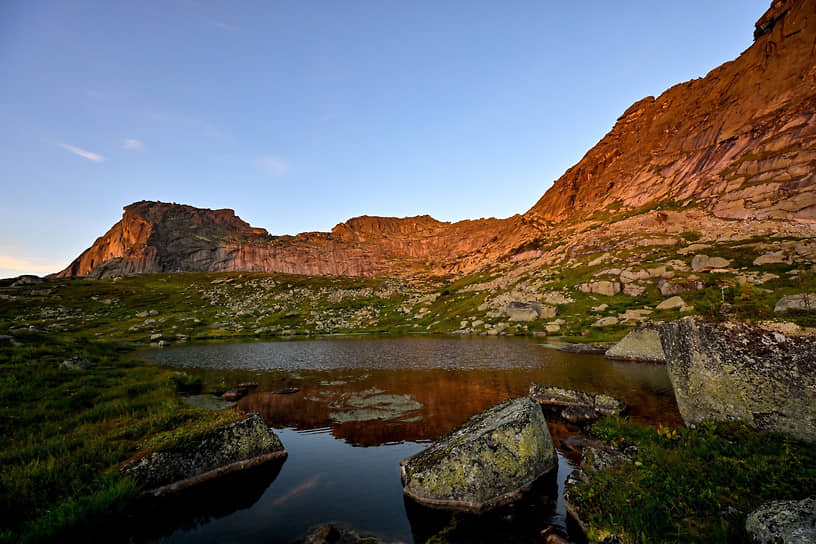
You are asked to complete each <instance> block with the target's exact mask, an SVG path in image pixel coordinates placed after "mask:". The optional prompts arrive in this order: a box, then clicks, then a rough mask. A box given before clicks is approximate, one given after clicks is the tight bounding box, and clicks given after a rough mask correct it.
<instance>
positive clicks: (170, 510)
mask: <svg viewBox="0 0 816 544" xmlns="http://www.w3.org/2000/svg"><path fill="white" fill-rule="evenodd" d="M285 462H286V460H285V459H276V460H273V461H271V462H269V463H265V464H263V465H260V466H256V467H252V468H249V469H246V470H242V471H239V472H234V473H231V474H228V475H226V476H223V477H221V478H217V479H215V480H209V481H206V482H204V483H201V484H198V485H196V486H194V487H192V488H189V489H185V490H183V491H180V492H178V493H175V494H171V495H166V496H163V497H160V498H149V499H145V500H144V501H143V503H142V504H140V505H139V506H137V508H135V509H134V511H133V512H131V513H130V514H129V515H128V518H127V519H126V520H124V521H123V524H124V525H127V526H130V529H131V530H130V531H129V534H131V535H133V536H137V537H139V538H137V540H141V539H154V538H159V537H165V536H168V535H170V534H172V533H173V532H176V531H178V530H180V529H188V530H189V529H193V528H196V527H199V526H202V525H205V524H207V523H210V522H211V521H213V520H216V519H219V518H224V517H227V516H230V515H232V514H234V513H235V512H237V511H239V510H245V509H247V508H251V507H252V506H253V505H254V504H255V503H257V502H258V500H259V499H260V498H261V497H262V496H263V494H264V493H265V492H266V490H267V489H268V488H269V486H270V485H272V483H273V482H274V481H275V479H276V478H277V477H278V475H279V474H280V471H281V468H282V467H283V465H284V463H285ZM121 533H122V527H121V526H120V527H116V530H115V532H114V534H121ZM109 534H110V533H109ZM126 534H127V533H126Z"/></svg>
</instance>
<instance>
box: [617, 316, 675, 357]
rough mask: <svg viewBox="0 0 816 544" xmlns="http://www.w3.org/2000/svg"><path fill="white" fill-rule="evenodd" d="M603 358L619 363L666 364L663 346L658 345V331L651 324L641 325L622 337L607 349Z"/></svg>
mask: <svg viewBox="0 0 816 544" xmlns="http://www.w3.org/2000/svg"><path fill="white" fill-rule="evenodd" d="M605 356H606V358H607V359H618V360H621V361H644V362H650V363H665V362H666V354H665V353H663V344H661V343H660V330H659V329H658V327H657V326H656V325H652V324H648V325H643V326H642V327H639V328H637V329H635V330H633V331H632V332H630V333H629V334H627V335H626V336H624V337H623V338H622V339H621V341H620V342H618V343H617V344H615V345H614V346H612V347H611V348H609V350H608V351H607V352H606V354H605Z"/></svg>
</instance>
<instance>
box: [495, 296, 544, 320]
mask: <svg viewBox="0 0 816 544" xmlns="http://www.w3.org/2000/svg"><path fill="white" fill-rule="evenodd" d="M504 313H505V314H506V315H507V316H508V317H509V318H510V321H535V320H536V319H538V318H540V317H543V318H551V317H555V314H556V308H555V306H547V305H542V304H539V303H538V302H518V301H512V302H510V303H509V304H508V305H507V306H506V307H505V309H504Z"/></svg>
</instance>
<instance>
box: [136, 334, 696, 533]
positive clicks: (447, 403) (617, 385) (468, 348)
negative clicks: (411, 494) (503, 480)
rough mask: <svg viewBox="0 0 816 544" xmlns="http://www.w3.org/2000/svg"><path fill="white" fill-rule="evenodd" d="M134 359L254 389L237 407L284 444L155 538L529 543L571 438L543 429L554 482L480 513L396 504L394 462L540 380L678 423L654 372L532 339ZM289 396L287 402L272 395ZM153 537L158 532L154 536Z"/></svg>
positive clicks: (246, 347)
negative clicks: (329, 528)
mask: <svg viewBox="0 0 816 544" xmlns="http://www.w3.org/2000/svg"><path fill="white" fill-rule="evenodd" d="M140 356H141V357H143V358H146V359H149V360H152V361H155V362H157V363H159V364H161V365H167V366H171V367H176V368H182V369H184V371H185V372H187V373H188V374H191V375H195V376H201V377H202V378H203V380H204V382H205V384H207V385H208V386H216V387H218V386H222V387H225V388H228V387H232V386H234V385H235V384H238V383H241V382H247V381H254V382H257V383H258V384H259V387H258V388H257V389H256V390H255V391H254V392H252V393H251V394H250V395H249V396H247V397H245V398H243V399H241V401H240V402H239V403H238V408H239V409H240V410H242V411H246V412H259V413H260V414H261V415H262V416H263V417H264V419H265V420H266V421H267V423H268V424H269V425H271V426H272V427H274V428H275V429H276V432H277V433H278V435H279V436H280V438H281V440H282V441H283V444H284V446H285V447H286V449H287V451H288V452H289V457H288V458H287V459H286V461H284V462H283V463H282V464H279V465H277V466H273V467H266V468H263V469H259V470H255V471H253V472H252V473H251V474H245V475H241V476H237V477H235V478H232V479H230V480H228V481H222V482H219V483H217V484H214V485H212V486H209V488H205V489H198V490H197V491H196V492H195V493H194V494H192V495H190V496H187V497H184V498H183V499H182V501H175V504H171V505H168V506H167V510H168V511H169V512H172V513H173V515H172V516H170V518H171V521H165V522H164V524H162V523H158V522H157V523H156V526H157V528H156V531H158V534H153V535H149V536H151V538H153V539H155V540H157V541H162V542H254V541H263V542H270V543H274V542H282V543H286V542H291V541H292V540H295V539H297V538H299V537H302V536H303V535H304V534H305V533H307V532H308V530H309V529H310V528H313V527H315V526H317V525H320V524H324V523H328V522H335V523H340V524H344V525H346V526H350V527H353V528H354V529H355V530H358V531H360V532H364V533H373V534H376V535H378V536H381V537H383V538H385V539H387V540H392V541H402V542H424V541H426V540H427V539H428V538H430V537H432V536H433V535H435V534H438V533H440V532H444V533H445V535H446V536H447V537H448V538H449V539H450V540H461V541H463V542H475V541H480V540H482V541H505V542H511V541H518V542H523V541H535V540H536V539H537V538H538V533H539V531H540V530H541V529H544V528H545V527H547V526H548V525H554V526H556V527H558V528H559V530H560V531H561V532H562V533H564V532H567V527H566V519H565V514H564V506H563V500H562V499H561V490H562V489H563V482H564V480H565V479H566V477H567V475H568V473H569V472H570V470H571V467H572V466H573V465H574V464H575V463H576V462H577V460H578V459H577V457H576V453H575V452H574V451H573V450H571V448H569V447H568V446H563V447H561V446H562V442H563V444H568V442H569V437H570V436H571V435H572V434H573V433H574V432H575V431H576V429H575V428H569V427H566V426H564V425H560V424H551V425H550V431H551V433H552V434H553V438H554V439H555V441H556V445H557V446H559V468H558V471H557V474H556V475H554V476H552V477H550V478H544V479H543V480H542V481H541V482H539V484H538V485H537V486H536V489H534V490H533V492H531V493H529V494H528V496H527V497H526V499H525V500H524V501H521V502H520V503H517V504H515V505H512V506H509V507H505V508H503V509H500V510H499V511H497V512H495V513H493V514H491V515H489V516H480V517H477V516H469V515H462V514H457V515H451V514H447V513H444V512H439V511H433V510H428V509H425V508H422V507H420V506H418V505H416V504H414V503H413V502H411V501H406V500H404V499H403V495H402V484H401V482H400V476H399V461H400V460H402V459H404V458H405V457H408V456H409V455H412V454H413V453H415V452H417V451H419V450H421V449H422V448H424V447H425V446H426V445H427V443H428V442H430V441H432V440H435V439H436V438H438V437H439V436H441V435H442V434H444V433H446V432H447V431H449V430H451V429H452V428H453V427H455V426H456V425H459V424H460V423H462V422H464V421H465V420H467V419H468V418H469V417H470V416H472V415H474V414H476V413H478V412H481V411H482V410H485V409H487V408H489V407H490V406H492V405H494V404H496V403H498V402H500V401H502V400H505V399H507V398H512V397H518V396H525V395H526V394H527V391H528V389H529V386H530V383H532V382H540V383H545V384H549V385H556V386H560V387H566V388H571V389H580V390H583V391H588V392H592V393H600V392H603V393H606V394H609V395H612V396H615V397H618V398H620V399H622V400H624V401H626V402H627V403H628V404H629V405H630V406H631V407H632V408H631V411H630V417H631V418H632V419H634V420H638V421H641V422H644V423H649V424H656V423H664V424H669V425H679V424H680V423H681V419H680V416H679V414H678V412H677V406H676V404H675V401H674V395H673V394H672V391H671V384H670V382H669V379H668V375H667V373H666V370H665V368H664V367H663V366H659V365H649V364H638V363H628V362H614V361H607V360H606V359H604V358H603V357H601V356H597V355H579V354H571V353H565V352H561V351H557V350H554V349H551V348H549V347H546V346H544V345H543V344H542V343H541V341H540V340H539V339H535V338H501V337H499V338H496V337H490V338H485V337H466V338H438V337H410V338H372V337H344V338H322V339H311V340H288V341H275V342H250V343H228V344H223V343H222V344H201V345H189V346H181V347H173V348H166V349H162V350H151V351H147V352H143V353H141V354H140ZM284 388H297V389H298V391H297V392H296V393H293V394H280V393H276V391H279V390H281V389H284ZM159 534H161V536H158V535H159Z"/></svg>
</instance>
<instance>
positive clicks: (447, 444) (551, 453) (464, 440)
mask: <svg viewBox="0 0 816 544" xmlns="http://www.w3.org/2000/svg"><path fill="white" fill-rule="evenodd" d="M556 462H557V458H556V455H555V446H554V445H553V441H552V438H551V437H550V431H549V429H548V428H547V422H546V421H545V419H544V415H543V414H542V412H541V408H539V406H538V404H536V403H535V402H534V401H533V400H532V399H529V398H518V399H511V400H507V401H504V402H502V403H500V404H497V405H496V406H494V407H492V408H490V409H488V410H486V411H484V412H482V413H480V414H477V415H475V416H473V417H472V418H470V419H469V420H468V421H466V422H465V423H464V424H463V425H461V426H460V427H458V428H456V429H454V430H453V431H451V432H450V433H448V434H447V435H445V436H443V437H442V438H440V439H439V440H437V441H436V442H434V443H433V444H431V445H430V446H429V447H427V448H426V449H424V450H422V451H421V452H419V453H417V454H416V455H413V456H411V457H409V458H408V459H405V460H404V461H402V463H401V466H402V480H403V484H404V485H405V489H404V491H405V494H406V495H408V496H409V497H411V498H413V499H414V500H416V501H417V502H419V503H422V504H425V505H427V506H433V507H438V508H450V509H455V510H465V511H472V512H481V511H484V510H488V509H490V508H493V507H496V506H500V505H502V504H507V503H509V502H512V501H514V500H516V499H518V498H519V497H520V496H521V494H522V492H523V491H525V490H526V489H528V488H529V487H530V486H531V485H532V484H533V482H535V481H536V480H537V479H538V478H540V477H541V476H543V475H544V474H546V473H548V472H550V471H551V470H552V469H553V468H554V467H555V466H556Z"/></svg>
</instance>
